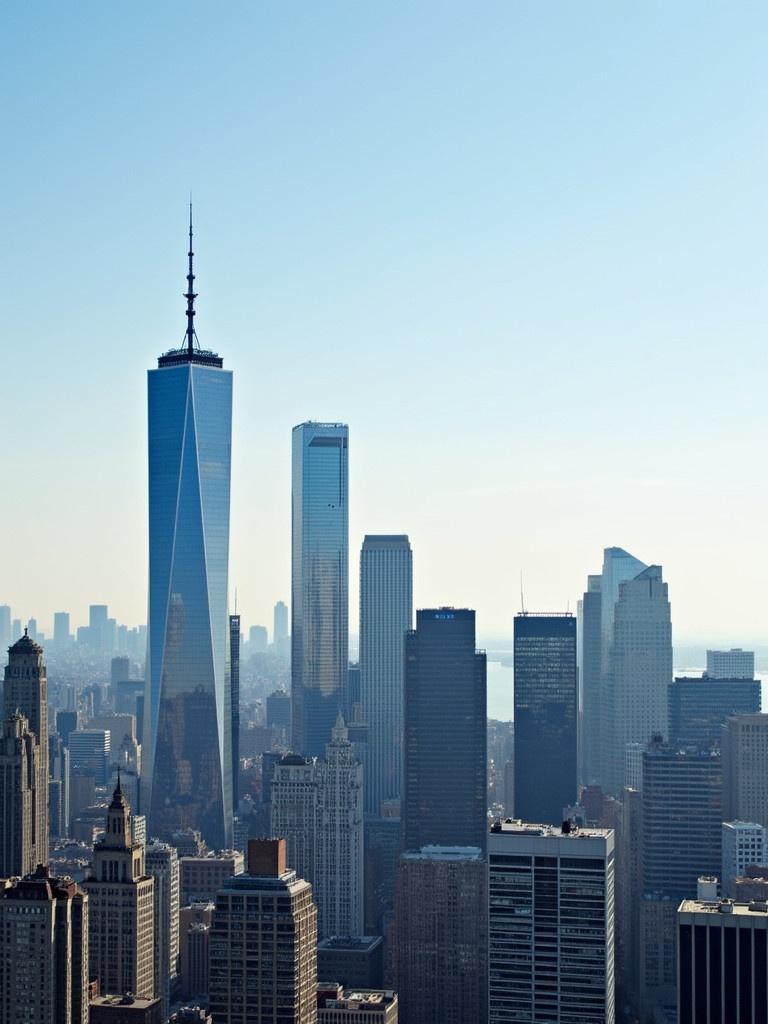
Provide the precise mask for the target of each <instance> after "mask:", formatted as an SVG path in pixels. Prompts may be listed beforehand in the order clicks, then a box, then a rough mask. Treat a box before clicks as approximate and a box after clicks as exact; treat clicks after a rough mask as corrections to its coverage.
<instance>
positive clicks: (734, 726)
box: [721, 714, 768, 827]
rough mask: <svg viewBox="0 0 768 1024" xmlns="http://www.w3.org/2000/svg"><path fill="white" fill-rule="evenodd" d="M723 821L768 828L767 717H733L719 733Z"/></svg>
mask: <svg viewBox="0 0 768 1024" xmlns="http://www.w3.org/2000/svg"><path fill="white" fill-rule="evenodd" d="M721 747H722V752H723V753H722V757H723V821H755V822H757V823H758V824H759V825H764V826H766V827H768V715H766V714H760V715H733V716H732V717H730V718H728V719H726V721H725V724H724V725H723V728H722V733H721Z"/></svg>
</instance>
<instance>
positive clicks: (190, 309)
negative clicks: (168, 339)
mask: <svg viewBox="0 0 768 1024" xmlns="http://www.w3.org/2000/svg"><path fill="white" fill-rule="evenodd" d="M194 255H195V254H194V252H193V251H192V198H191V196H190V200H189V252H188V253H187V256H188V257H189V271H188V273H187V290H186V292H185V293H184V298H185V299H186V300H187V332H186V338H187V352H188V353H189V354H190V355H192V350H193V349H194V343H195V340H196V339H197V335H196V334H195V299H196V298H197V292H196V291H195V290H194V285H195V275H194V273H193V271H192V257H193V256H194Z"/></svg>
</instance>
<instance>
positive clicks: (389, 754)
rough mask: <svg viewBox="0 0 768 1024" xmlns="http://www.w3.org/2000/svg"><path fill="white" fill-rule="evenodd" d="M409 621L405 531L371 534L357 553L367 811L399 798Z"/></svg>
mask: <svg viewBox="0 0 768 1024" xmlns="http://www.w3.org/2000/svg"><path fill="white" fill-rule="evenodd" d="M412 626H413V556H412V553H411V545H410V542H409V540H408V537H407V536H405V535H391V536H389V535H388V536H381V535H375V536H373V535H371V536H366V537H365V538H364V540H363V548H362V551H361V553H360V687H361V698H362V705H363V715H364V717H365V720H366V722H367V723H368V729H369V732H368V758H367V763H366V769H367V770H366V779H365V811H366V814H374V815H378V814H380V813H381V804H382V802H383V801H384V800H399V799H400V793H401V786H402V779H401V776H402V759H403V703H404V699H405V698H404V685H405V684H404V678H403V673H404V653H405V634H406V632H407V631H408V630H410V629H411V628H412Z"/></svg>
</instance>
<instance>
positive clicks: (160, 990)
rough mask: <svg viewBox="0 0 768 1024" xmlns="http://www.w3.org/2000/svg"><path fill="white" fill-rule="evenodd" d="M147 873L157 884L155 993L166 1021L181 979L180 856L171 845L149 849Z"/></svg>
mask: <svg viewBox="0 0 768 1024" xmlns="http://www.w3.org/2000/svg"><path fill="white" fill-rule="evenodd" d="M146 871H147V874H148V875H150V876H151V877H152V878H153V879H154V881H155V894H154V895H155V903H154V906H155V913H154V922H155V934H154V947H155V993H156V994H157V996H158V997H159V999H160V1005H161V1013H162V1018H163V1020H165V1019H166V1017H167V1016H168V1014H169V1012H170V1006H171V1000H172V998H173V995H174V992H175V988H176V984H177V981H178V976H179V906H180V901H179V893H180V887H179V856H178V854H177V852H176V849H175V847H173V846H169V845H168V843H160V842H154V843H150V844H149V846H147V848H146Z"/></svg>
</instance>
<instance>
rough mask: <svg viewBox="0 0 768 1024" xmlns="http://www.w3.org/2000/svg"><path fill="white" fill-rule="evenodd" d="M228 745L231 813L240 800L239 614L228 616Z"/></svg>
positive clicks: (235, 809) (234, 810)
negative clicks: (230, 760)
mask: <svg viewBox="0 0 768 1024" xmlns="http://www.w3.org/2000/svg"><path fill="white" fill-rule="evenodd" d="M229 698H230V702H231V710H230V747H231V750H232V813H233V814H235V813H236V812H237V805H238V803H239V801H240V616H239V615H230V616H229Z"/></svg>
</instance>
